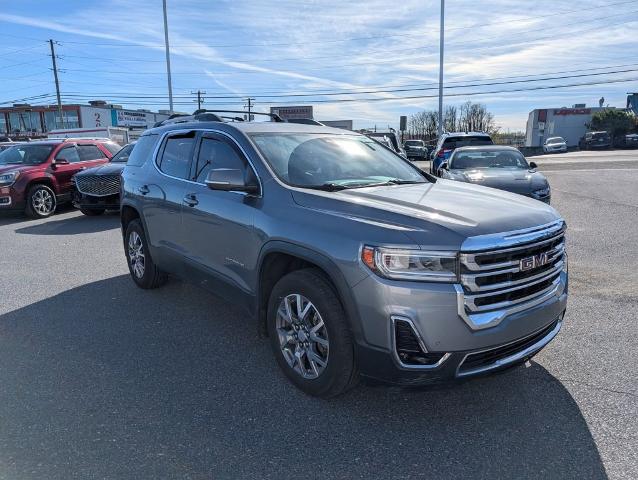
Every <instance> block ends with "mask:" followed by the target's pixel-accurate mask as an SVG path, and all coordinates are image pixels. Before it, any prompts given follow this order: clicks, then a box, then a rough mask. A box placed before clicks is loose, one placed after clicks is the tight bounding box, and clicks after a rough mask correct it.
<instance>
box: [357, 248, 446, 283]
mask: <svg viewBox="0 0 638 480" xmlns="http://www.w3.org/2000/svg"><path fill="white" fill-rule="evenodd" d="M361 260H362V261H363V263H364V264H365V265H367V266H368V268H370V269H371V270H372V271H373V272H375V273H376V274H377V275H380V276H382V277H385V278H391V279H393V280H415V281H426V282H456V281H457V280H458V274H457V272H458V267H457V265H458V260H457V255H456V253H455V252H425V251H420V250H399V249H393V248H379V247H368V246H365V247H363V250H362V251H361Z"/></svg>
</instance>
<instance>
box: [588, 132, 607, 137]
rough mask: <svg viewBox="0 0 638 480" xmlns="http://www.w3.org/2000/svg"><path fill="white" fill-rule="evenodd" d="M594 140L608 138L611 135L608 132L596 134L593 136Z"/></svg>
mask: <svg viewBox="0 0 638 480" xmlns="http://www.w3.org/2000/svg"><path fill="white" fill-rule="evenodd" d="M591 136H592V138H607V137H608V136H609V134H608V133H607V132H596V133H592V134H591Z"/></svg>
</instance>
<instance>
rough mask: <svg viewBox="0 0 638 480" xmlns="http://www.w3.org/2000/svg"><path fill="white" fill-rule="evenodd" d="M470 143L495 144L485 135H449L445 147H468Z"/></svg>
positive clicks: (444, 143) (444, 142)
mask: <svg viewBox="0 0 638 480" xmlns="http://www.w3.org/2000/svg"><path fill="white" fill-rule="evenodd" d="M470 145H493V142H492V139H491V138H490V137H486V136H484V135H481V136H477V137H447V138H446V139H445V140H444V141H443V148H459V147H468V146H470Z"/></svg>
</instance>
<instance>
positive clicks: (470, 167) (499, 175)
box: [441, 145, 551, 203]
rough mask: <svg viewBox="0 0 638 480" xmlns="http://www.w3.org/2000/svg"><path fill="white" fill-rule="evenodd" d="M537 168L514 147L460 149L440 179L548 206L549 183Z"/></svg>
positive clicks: (446, 166) (443, 170)
mask: <svg viewBox="0 0 638 480" xmlns="http://www.w3.org/2000/svg"><path fill="white" fill-rule="evenodd" d="M536 168H537V166H536V164H535V163H534V162H530V163H527V160H526V159H525V157H524V156H523V154H522V153H521V152H520V151H518V150H517V149H516V148H514V147H508V146H502V145H492V146H486V147H461V148H457V149H456V150H454V152H453V153H452V155H451V156H450V159H449V160H448V161H447V162H443V164H442V165H441V178H447V179H449V180H457V181H460V182H467V183H473V184H476V185H483V186H485V187H492V188H498V189H500V190H506V191H508V192H512V193H518V194H520V195H525V196H526V197H531V198H535V199H536V200H540V201H541V202H545V203H550V200H551V190H550V187H549V182H548V181H547V178H545V175H543V174H542V173H540V172H538V171H536Z"/></svg>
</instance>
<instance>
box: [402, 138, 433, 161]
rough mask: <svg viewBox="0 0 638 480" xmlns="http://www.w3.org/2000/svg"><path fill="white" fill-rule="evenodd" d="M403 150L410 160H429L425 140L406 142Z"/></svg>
mask: <svg viewBox="0 0 638 480" xmlns="http://www.w3.org/2000/svg"><path fill="white" fill-rule="evenodd" d="M403 148H404V149H405V154H406V156H407V157H408V160H410V159H415V160H427V159H428V149H427V147H426V146H425V142H424V141H423V140H406V141H405V142H403Z"/></svg>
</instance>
